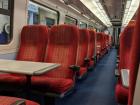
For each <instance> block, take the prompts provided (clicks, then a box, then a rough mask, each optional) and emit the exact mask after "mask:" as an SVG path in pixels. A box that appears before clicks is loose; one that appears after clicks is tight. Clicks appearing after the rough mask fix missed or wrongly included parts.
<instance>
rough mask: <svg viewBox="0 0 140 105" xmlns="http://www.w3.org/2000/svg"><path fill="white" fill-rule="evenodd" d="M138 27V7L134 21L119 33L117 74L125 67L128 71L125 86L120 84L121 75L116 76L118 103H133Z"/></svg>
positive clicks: (139, 53) (139, 60)
mask: <svg viewBox="0 0 140 105" xmlns="http://www.w3.org/2000/svg"><path fill="white" fill-rule="evenodd" d="M139 28H140V8H139V10H138V14H137V19H136V21H131V22H130V23H129V24H128V26H127V27H126V28H125V29H124V30H123V32H122V33H121V35H120V50H119V57H120V58H119V59H120V62H119V65H118V70H119V74H121V70H122V69H127V70H128V71H129V72H130V73H129V74H130V76H129V86H128V87H125V86H124V85H123V84H122V77H121V76H119V77H118V83H117V85H116V99H117V101H118V103H120V104H127V105H134V104H133V100H134V92H135V85H136V80H137V74H138V72H139V71H138V68H139V64H140V46H139V45H140V44H139V42H140V35H139V33H140V31H139ZM137 104H138V103H137Z"/></svg>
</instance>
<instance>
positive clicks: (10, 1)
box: [0, 0, 15, 45]
mask: <svg viewBox="0 0 140 105" xmlns="http://www.w3.org/2000/svg"><path fill="white" fill-rule="evenodd" d="M14 2H15V0H8V9H7V10H6V9H3V8H0V14H1V15H6V16H10V41H9V42H8V43H2V44H0V45H8V44H10V43H11V42H12V40H13V25H14V20H13V19H14Z"/></svg>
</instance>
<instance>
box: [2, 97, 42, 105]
mask: <svg viewBox="0 0 140 105" xmlns="http://www.w3.org/2000/svg"><path fill="white" fill-rule="evenodd" d="M20 100H25V99H20V98H15V97H7V96H0V105H17V104H14V103H16V102H17V101H20ZM25 105H39V104H38V103H36V102H33V101H29V100H25Z"/></svg>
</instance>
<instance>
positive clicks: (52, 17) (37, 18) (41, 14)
mask: <svg viewBox="0 0 140 105" xmlns="http://www.w3.org/2000/svg"><path fill="white" fill-rule="evenodd" d="M58 18H59V13H58V12H57V11H55V10H52V9H50V8H48V7H46V6H42V5H41V4H38V3H36V2H32V1H30V2H29V5H28V24H43V25H47V26H49V27H51V26H52V25H55V24H58V20H59V19H58Z"/></svg>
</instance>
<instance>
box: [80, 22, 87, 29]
mask: <svg viewBox="0 0 140 105" xmlns="http://www.w3.org/2000/svg"><path fill="white" fill-rule="evenodd" d="M80 22H81V23H83V24H85V25H86V27H85V28H84V29H87V28H88V24H87V23H86V22H83V21H80ZM80 22H79V27H80ZM80 28H81V27H80Z"/></svg>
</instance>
